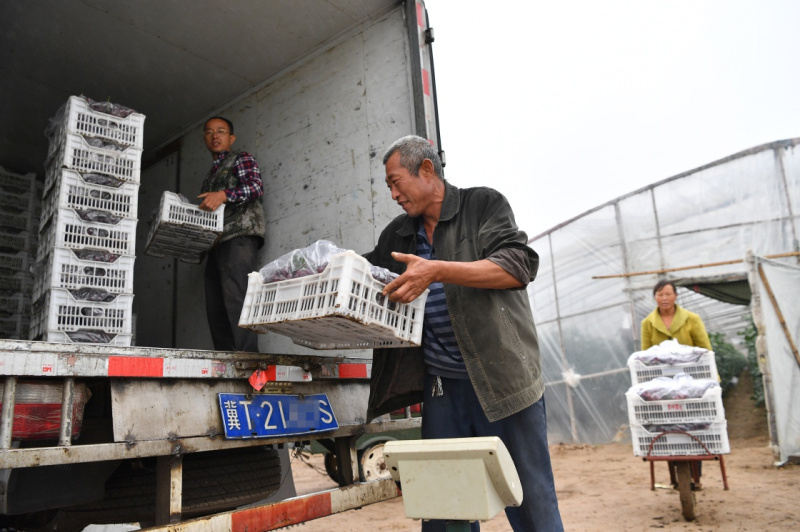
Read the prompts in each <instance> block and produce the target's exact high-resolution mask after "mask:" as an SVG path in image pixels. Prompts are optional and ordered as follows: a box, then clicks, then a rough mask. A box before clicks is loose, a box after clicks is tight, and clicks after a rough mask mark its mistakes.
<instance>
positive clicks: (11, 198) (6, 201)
mask: <svg viewBox="0 0 800 532" xmlns="http://www.w3.org/2000/svg"><path fill="white" fill-rule="evenodd" d="M41 196H42V182H41V181H39V180H37V179H36V174H33V173H29V174H24V175H23V174H16V173H14V172H10V171H7V170H5V169H4V168H2V167H0V338H4V339H5V338H10V339H26V338H28V332H29V328H30V320H31V294H32V291H33V279H32V277H31V273H30V268H31V265H32V264H33V263H34V261H35V258H36V245H37V236H38V228H39V216H40V214H41Z"/></svg>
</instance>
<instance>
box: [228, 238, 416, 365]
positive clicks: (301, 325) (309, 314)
mask: <svg viewBox="0 0 800 532" xmlns="http://www.w3.org/2000/svg"><path fill="white" fill-rule="evenodd" d="M371 266H372V265H371V264H370V263H369V262H368V261H367V260H366V259H364V258H363V257H361V256H360V255H357V254H356V253H355V252H353V251H346V252H344V253H339V254H337V255H334V256H333V257H332V258H331V259H330V262H329V263H328V265H327V266H326V267H325V269H324V270H323V271H322V273H318V274H314V275H308V276H305V277H299V278H296V279H287V280H285V281H277V282H273V283H264V282H263V281H262V279H261V274H259V272H253V273H251V274H250V276H249V279H248V285H247V295H246V296H245V301H244V305H243V307H242V314H241V317H240V319H239V326H240V327H245V328H248V329H252V330H254V331H256V332H259V333H265V332H268V331H272V332H276V333H279V334H283V335H285V336H289V337H290V338H291V339H292V341H293V342H294V343H296V344H298V345H303V346H306V347H312V348H314V349H366V348H375V347H408V346H416V345H419V344H420V341H421V340H422V322H423V319H424V315H425V300H426V299H427V297H428V291H427V290H426V291H425V293H423V294H422V295H421V296H420V297H418V298H417V299H416V300H414V301H412V302H411V303H395V302H393V301H390V300H389V298H387V297H385V296H384V295H383V294H382V293H381V292H382V290H383V288H384V286H385V285H384V284H383V283H381V282H379V281H377V280H375V278H374V277H373V276H372V274H371V273H370V271H371Z"/></svg>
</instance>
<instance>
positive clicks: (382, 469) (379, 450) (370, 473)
mask: <svg viewBox="0 0 800 532" xmlns="http://www.w3.org/2000/svg"><path fill="white" fill-rule="evenodd" d="M385 443H386V442H377V443H374V444H372V445H371V446H369V447H367V448H366V449H364V450H363V451H362V452H361V455H360V456H359V459H358V475H359V477H360V478H361V482H369V481H371V480H381V479H385V478H392V473H391V471H389V468H388V467H386V461H385V460H384V458H383V446H384V444H385Z"/></svg>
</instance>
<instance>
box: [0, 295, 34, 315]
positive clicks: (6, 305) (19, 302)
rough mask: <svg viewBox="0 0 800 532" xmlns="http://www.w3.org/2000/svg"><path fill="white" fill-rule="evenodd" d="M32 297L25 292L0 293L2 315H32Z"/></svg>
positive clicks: (0, 312)
mask: <svg viewBox="0 0 800 532" xmlns="http://www.w3.org/2000/svg"><path fill="white" fill-rule="evenodd" d="M30 314H31V298H30V297H29V296H26V295H24V294H19V293H18V294H14V295H11V296H4V295H2V294H0V317H15V316H30Z"/></svg>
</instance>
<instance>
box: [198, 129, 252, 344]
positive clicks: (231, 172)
mask: <svg viewBox="0 0 800 532" xmlns="http://www.w3.org/2000/svg"><path fill="white" fill-rule="evenodd" d="M203 138H204V139H205V143H206V147H207V148H208V151H209V152H211V158H212V159H213V160H214V163H213V165H212V166H211V169H210V170H209V172H208V175H207V176H206V178H205V180H204V181H203V186H202V189H201V194H200V195H199V196H197V197H198V198H201V199H202V200H203V201H202V203H201V204H200V208H201V209H204V210H208V211H213V210H216V209H217V208H218V207H219V206H220V205H222V204H223V203H224V204H225V220H224V226H223V231H222V236H220V238H219V240H217V242H216V244H215V245H214V247H213V248H212V249H211V251H209V253H208V256H207V262H206V269H205V290H206V315H207V317H208V327H209V329H210V330H211V338H212V340H213V342H214V349H216V350H218V351H250V352H258V335H257V334H256V333H255V332H254V331H251V330H249V329H244V328H242V327H239V316H240V315H241V313H242V305H243V303H244V297H245V294H246V293H247V275H248V274H249V273H250V272H252V271H255V270H257V269H258V249H259V248H260V247H261V246H263V245H264V232H265V224H264V208H263V204H262V199H261V196H262V194H263V185H262V183H261V172H260V171H259V169H258V164H257V163H256V160H255V159H254V158H253V156H252V155H250V154H249V153H247V152H236V151H232V150H231V146H232V145H233V143H234V141H236V136H235V135H234V134H233V123H232V122H231V121H230V120H228V119H227V118H222V117H214V118H211V119H209V120H208V121H206V123H205V127H204V128H203Z"/></svg>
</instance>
